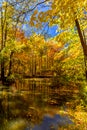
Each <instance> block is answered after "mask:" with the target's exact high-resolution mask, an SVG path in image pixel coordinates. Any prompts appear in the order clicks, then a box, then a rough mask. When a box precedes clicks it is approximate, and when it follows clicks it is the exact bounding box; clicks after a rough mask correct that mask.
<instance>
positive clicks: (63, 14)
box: [31, 0, 87, 29]
mask: <svg viewBox="0 0 87 130" xmlns="http://www.w3.org/2000/svg"><path fill="white" fill-rule="evenodd" d="M51 2H52V3H51V8H50V9H49V10H48V11H47V12H45V13H44V12H40V13H39V14H38V21H39V22H46V21H49V25H54V24H58V25H60V27H61V28H63V29H65V28H70V27H72V26H74V25H75V20H76V19H80V20H81V19H82V18H84V17H85V13H84V12H86V10H87V0H61V1H60V0H52V1H51ZM35 16H36V14H35V13H34V14H33V15H32V18H31V20H35V19H34V18H35ZM36 21H37V17H36Z"/></svg>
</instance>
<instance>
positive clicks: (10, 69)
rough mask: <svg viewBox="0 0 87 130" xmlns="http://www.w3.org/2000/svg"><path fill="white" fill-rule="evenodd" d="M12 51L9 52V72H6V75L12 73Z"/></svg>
mask: <svg viewBox="0 0 87 130" xmlns="http://www.w3.org/2000/svg"><path fill="white" fill-rule="evenodd" d="M13 54H14V52H11V54H10V62H9V72H8V76H10V75H11V74H12V56H13Z"/></svg>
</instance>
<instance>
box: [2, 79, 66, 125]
mask: <svg viewBox="0 0 87 130" xmlns="http://www.w3.org/2000/svg"><path fill="white" fill-rule="evenodd" d="M14 90H15V91H14ZM2 93H3V94H2V96H1V98H0V120H1V122H0V123H2V125H3V122H4V120H7V122H8V124H9V123H10V122H15V121H17V120H18V119H21V120H24V122H26V121H27V122H28V123H29V124H30V125H31V126H32V124H33V125H35V124H40V122H41V120H43V117H44V114H47V113H51V108H52V110H53V109H54V108H55V107H58V106H59V105H63V104H62V103H63V102H64V101H62V100H63V98H62V99H61V97H63V96H61V97H60V95H58V93H53V90H52V89H51V88H50V87H49V82H48V81H45V80H43V82H42V81H39V80H38V82H36V81H32V80H31V81H27V83H26V82H25V81H24V82H22V83H20V84H19V83H18V84H15V86H12V87H11V89H10V88H9V89H8V90H3V91H2ZM61 102H62V103H61ZM55 105H56V106H55ZM53 111H55V110H53ZM55 114H56V112H55ZM3 126H4V125H3Z"/></svg>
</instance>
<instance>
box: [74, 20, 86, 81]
mask: <svg viewBox="0 0 87 130" xmlns="http://www.w3.org/2000/svg"><path fill="white" fill-rule="evenodd" d="M75 24H76V27H77V31H78V34H79V38H80V41H81V45H82V48H83V53H84V63H85V75H86V80H87V45H86V40H85V37H84V36H83V34H82V31H81V28H80V24H79V21H78V19H76V20H75Z"/></svg>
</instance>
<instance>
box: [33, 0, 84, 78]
mask: <svg viewBox="0 0 87 130" xmlns="http://www.w3.org/2000/svg"><path fill="white" fill-rule="evenodd" d="M50 2H51V7H50V9H49V10H47V11H45V12H40V13H38V17H35V16H36V15H37V14H33V15H32V17H31V19H33V18H35V19H34V21H35V20H36V21H38V23H40V22H49V25H50V26H52V25H58V27H59V28H60V30H62V32H63V31H66V30H67V32H69V31H70V30H71V29H72V28H74V29H75V31H76V30H77V32H78V37H79V38H80V42H81V45H82V48H83V53H84V59H85V73H86V77H87V65H86V64H87V45H86V40H85V37H84V35H83V31H84V29H85V28H86V27H87V26H86V19H87V18H86V10H87V7H86V5H87V1H86V0H84V1H83V0H79V1H78V0H76V1H74V0H66V1H64V0H61V1H60V0H52V1H50ZM34 26H35V24H34ZM75 26H76V28H75ZM62 32H61V33H62Z"/></svg>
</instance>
